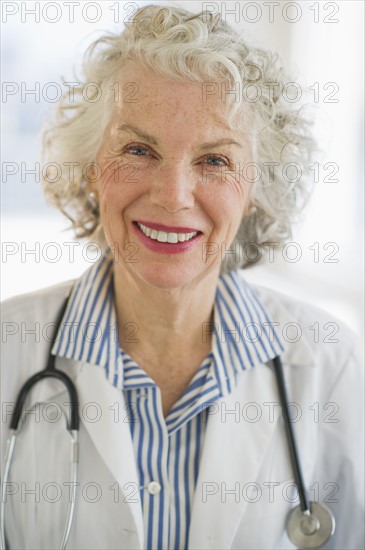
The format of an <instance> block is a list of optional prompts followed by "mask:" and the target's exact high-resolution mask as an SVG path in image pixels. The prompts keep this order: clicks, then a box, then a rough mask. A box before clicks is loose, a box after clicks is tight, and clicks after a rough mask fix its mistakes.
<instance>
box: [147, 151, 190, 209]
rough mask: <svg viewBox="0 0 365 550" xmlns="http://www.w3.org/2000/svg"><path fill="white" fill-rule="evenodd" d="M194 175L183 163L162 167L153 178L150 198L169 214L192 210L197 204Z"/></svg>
mask: <svg viewBox="0 0 365 550" xmlns="http://www.w3.org/2000/svg"><path fill="white" fill-rule="evenodd" d="M194 189H195V184H194V175H193V173H192V171H191V170H190V169H189V167H188V166H186V164H185V163H183V162H180V163H178V162H176V161H175V162H174V163H173V164H172V165H169V166H167V165H165V166H161V167H160V169H159V170H158V171H157V173H156V174H155V175H154V177H153V181H152V183H151V188H150V198H151V202H152V203H153V204H156V205H158V206H161V207H163V208H165V209H166V210H168V211H169V212H175V211H178V210H181V209H183V208H192V207H193V206H194V204H195V197H194Z"/></svg>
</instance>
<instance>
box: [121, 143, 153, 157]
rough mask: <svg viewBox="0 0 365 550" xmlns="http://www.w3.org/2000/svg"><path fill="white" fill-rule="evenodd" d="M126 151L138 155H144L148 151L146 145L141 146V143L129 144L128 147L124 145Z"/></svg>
mask: <svg viewBox="0 0 365 550" xmlns="http://www.w3.org/2000/svg"><path fill="white" fill-rule="evenodd" d="M126 151H127V152H128V153H131V155H134V156H138V157H145V156H146V153H149V150H148V149H147V147H143V146H142V145H130V146H129V147H126Z"/></svg>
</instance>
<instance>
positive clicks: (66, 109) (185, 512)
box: [2, 5, 363, 549]
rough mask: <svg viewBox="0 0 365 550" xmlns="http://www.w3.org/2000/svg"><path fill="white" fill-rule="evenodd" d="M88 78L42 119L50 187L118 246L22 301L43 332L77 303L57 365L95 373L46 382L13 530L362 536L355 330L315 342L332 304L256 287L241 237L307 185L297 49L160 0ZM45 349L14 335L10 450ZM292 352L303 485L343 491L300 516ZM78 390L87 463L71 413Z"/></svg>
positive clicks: (161, 536) (73, 537) (180, 536)
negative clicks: (294, 63) (291, 70)
mask: <svg viewBox="0 0 365 550" xmlns="http://www.w3.org/2000/svg"><path fill="white" fill-rule="evenodd" d="M86 83H88V95H87V97H86V96H85V93H84V92H85V88H84V87H83V85H80V88H79V89H78V90H77V92H78V93H77V94H76V97H74V98H72V101H71V100H70V98H66V97H65V98H64V100H63V102H62V103H61V105H60V107H59V109H58V112H57V114H56V117H55V119H54V121H53V123H50V124H49V126H48V128H47V129H46V131H45V134H44V153H45V159H46V160H47V161H48V162H52V163H55V162H57V163H58V164H59V166H61V167H66V166H67V170H66V169H65V168H63V170H62V178H61V179H58V181H56V180H55V179H52V177H51V174H50V173H49V174H48V175H47V178H45V181H44V185H45V192H46V195H47V197H48V198H49V199H50V200H51V201H52V202H53V203H54V204H55V205H57V206H58V208H60V209H61V211H62V212H64V213H65V214H66V215H67V216H68V218H69V219H71V220H72V224H73V227H74V228H75V230H76V234H77V235H78V236H79V237H85V236H88V237H89V238H90V239H91V240H92V241H94V242H96V243H98V244H99V245H100V246H101V247H102V249H103V254H102V257H101V258H100V259H99V260H98V261H97V262H96V263H95V264H93V265H92V267H90V269H88V271H87V272H86V273H85V274H84V275H82V277H81V278H80V279H78V280H76V281H68V282H66V283H64V284H61V285H57V286H55V287H51V288H48V289H45V290H42V291H39V292H36V293H31V294H29V295H26V296H20V297H16V298H14V299H11V300H9V301H8V302H7V304H5V305H4V313H3V319H4V321H6V322H7V323H13V324H14V326H16V325H15V324H18V325H20V324H21V323H23V324H24V325H25V326H32V324H34V323H35V322H39V323H40V324H41V327H42V329H44V328H45V329H46V332H45V334H47V335H48V329H49V328H50V327H51V328H54V327H55V320H56V319H57V317H58V316H59V321H58V323H56V324H57V326H56V327H55V328H54V341H53V343H52V345H51V357H52V358H53V360H54V361H55V365H53V367H54V366H55V367H56V369H57V371H59V372H62V373H66V374H67V375H68V377H69V378H70V380H71V381H72V382H73V384H74V385H75V388H76V391H77V398H76V396H72V395H71V397H70V395H69V394H68V393H67V391H66V389H65V387H64V386H63V385H62V384H61V383H60V381H59V380H57V379H56V380H55V379H54V378H47V379H45V380H44V381H42V382H39V383H37V384H35V385H34V386H33V388H32V390H31V393H30V396H28V400H27V403H26V411H25V412H26V414H24V418H23V421H24V425H23V428H22V432H21V436H20V435H19V443H17V446H19V450H18V452H17V453H14V456H13V461H12V464H11V468H10V470H9V473H8V477H7V482H6V486H5V487H4V488H3V501H5V506H4V507H3V518H5V531H6V536H7V544H8V547H9V548H58V547H59V545H60V544H61V540H63V542H62V544H61V547H65V545H66V544H67V547H68V548H75V549H76V548H77V549H85V548H95V549H96V548H104V549H105V548H108V549H109V548H110V549H111V548H114V549H116V548H129V549H130V548H136V549H137V548H140V549H144V548H146V549H150V548H154V549H157V548H158V549H160V548H166V549H167V548H169V549H170V548H171V549H180V548H189V549H190V548H191V549H196V548H200V549H205V548H217V549H218V548H236V549H239V548H247V549H252V548H257V549H258V548H260V549H261V548H267V549H269V548H270V549H274V548H276V549H283V548H296V547H300V548H314V547H319V546H321V545H322V547H325V548H331V549H332V548H351V549H354V548H363V535H362V521H363V515H362V498H361V489H360V487H361V475H362V468H361V436H360V433H361V406H360V403H361V401H360V397H359V390H360V388H361V384H359V381H360V379H361V375H362V371H361V367H360V365H359V361H358V359H357V355H356V353H355V351H354V350H355V347H356V343H355V338H354V336H353V334H352V333H351V331H350V330H349V329H348V328H347V327H346V326H345V325H343V324H342V323H340V322H339V321H337V320H336V321H335V322H336V323H337V324H338V325H339V330H338V339H337V343H333V342H332V343H330V344H326V343H323V342H319V343H316V342H315V341H314V339H313V335H312V328H311V327H312V326H313V323H319V326H323V325H324V324H325V323H326V322H330V321H332V322H334V321H333V320H331V318H330V317H329V316H328V314H327V313H325V312H323V311H321V310H319V309H317V308H314V307H312V306H309V305H307V304H303V303H302V302H300V301H297V300H294V299H292V298H289V297H287V296H284V295H281V294H278V293H277V292H274V291H272V290H269V289H267V288H263V287H258V286H255V285H249V284H247V282H245V280H244V277H243V276H242V270H241V267H243V263H244V258H243V257H242V255H240V254H238V255H237V253H239V252H240V251H242V250H243V247H247V245H249V244H251V245H252V246H256V247H258V246H261V245H263V244H265V243H268V242H273V241H282V240H283V239H285V238H286V237H287V236H288V235H289V234H290V224H291V221H292V219H293V216H294V215H295V213H296V212H297V211H298V210H300V209H301V208H302V206H303V204H304V202H305V200H306V198H307V196H308V183H307V182H306V181H305V180H304V179H301V181H299V182H298V183H296V184H295V186H293V185H289V184H288V183H287V182H286V181H285V180H284V179H283V178H282V177H280V174H281V172H280V171H277V172H275V173H274V176H273V174H270V169H272V167H273V162H280V163H285V162H298V163H300V164H301V165H303V163H304V164H305V163H307V164H308V163H309V161H310V158H311V151H312V148H313V142H312V139H311V137H310V133H309V126H308V124H307V122H306V120H305V118H304V115H303V112H302V111H300V110H299V109H298V107H297V108H296V109H293V108H291V109H290V108H289V107H290V106H292V107H293V104H292V103H290V102H286V101H285V100H284V99H283V95H282V93H281V92H282V87H283V85H284V83H285V81H284V79H283V73H282V68H281V65H280V63H279V61H278V60H277V59H276V58H275V57H274V56H272V55H271V54H270V53H269V52H264V51H261V50H258V49H254V48H250V47H249V46H248V45H247V44H245V42H244V40H243V38H242V36H240V35H239V34H237V33H236V32H235V31H234V30H233V29H232V28H230V27H229V26H228V25H227V24H225V23H224V22H222V21H221V20H220V19H219V17H216V16H215V17H213V16H212V15H211V14H208V13H200V14H192V13H189V12H188V11H185V10H184V9H180V8H175V7H160V6H153V5H150V6H147V7H144V8H142V9H140V10H138V11H137V12H136V13H135V16H134V18H133V21H132V22H131V23H129V24H126V28H125V29H124V30H123V32H122V33H121V34H120V35H113V34H109V35H107V36H104V37H103V38H101V39H99V40H98V41H96V42H95V43H94V44H92V46H91V47H90V48H89V50H88V52H87V56H86V59H85V64H84V84H86ZM91 83H93V84H92V85H91ZM270 83H276V85H275V86H269V85H268V84H270ZM90 90H91V92H92V93H91V95H90ZM237 91H238V92H237ZM232 92H233V93H232ZM93 93H94V95H92V94H93ZM237 93H238V95H237ZM252 93H255V94H256V98H255V100H253V96H252V95H250V94H252ZM255 163H256V164H255ZM255 166H256V167H257V166H259V168H260V177H259V178H257V177H256V176H255V174H256V172H254V171H253V168H254V167H255ZM70 167H72V173H71V171H70V169H69V168H70ZM250 170H251V172H250ZM67 293H68V294H69V298H68V300H67V301H66V302H65V294H67ZM60 311H61V313H59V312H60ZM288 326H295V327H297V328H298V327H299V328H300V331H301V337H300V338H292V337H290V338H289V337H285V334H287V333H286V332H285V330H284V329H286V330H287V327H288ZM8 332H9V331H8ZM42 334H44V332H42ZM49 347H50V344H49V338H48V337H46V336H44V338H43V339H41V340H40V341H38V342H35V341H34V340H33V339H30V338H26V339H25V341H21V338H20V334H19V333H17V331H15V330H14V331H13V334H12V335H11V336H8V338H7V342H6V345H4V354H5V358H4V361H3V365H4V370H3V375H2V383H3V389H2V392H3V397H4V402H5V405H6V408H5V413H6V414H5V415H4V424H3V439H2V443H3V445H2V449H3V453H4V452H5V447H6V439H7V437H8V436H9V433H11V432H9V428H10V417H11V415H10V413H11V411H12V410H13V406H12V403H13V402H14V401H15V398H16V395H17V393H18V391H19V388H20V387H21V385H22V384H23V383H24V382H25V381H26V380H27V379H28V378H29V376H31V375H33V374H34V373H35V372H37V371H38V370H39V365H43V364H46V363H47V361H48V357H49ZM279 355H281V360H282V365H283V370H284V379H285V383H286V388H287V392H288V399H289V400H290V403H291V405H292V408H294V412H295V415H294V416H295V419H293V418H292V422H291V423H289V424H294V428H295V438H296V441H297V446H298V454H299V458H300V467H301V471H302V475H303V482H304V484H305V487H306V490H307V493H308V495H307V496H308V498H309V500H311V501H315V502H317V501H318V503H325V506H326V507H329V508H331V509H332V512H328V511H327V509H325V511H324V512H323V513H324V515H321V514H319V518H318V517H317V518H316V517H313V516H312V515H309V519H308V511H310V510H307V513H306V514H304V513H302V512H301V511H300V508H298V514H297V516H296V520H295V521H296V523H295V525H294V531H295V530H296V532H294V531H293V525H292V526H291V527H290V525H289V523H290V521H289V523H288V515H289V513H290V512H291V511H292V510H293V509H294V508H295V507H298V505H299V497H298V491H297V489H296V485H295V482H298V478H297V477H295V475H294V470H293V468H294V462H293V461H292V460H291V456H290V452H289V446H288V441H289V440H288V437H287V436H286V432H285V422H284V418H285V415H283V414H281V409H280V406H279V403H280V399H279V394H278V381H277V378H276V376H275V371H274V368H273V362H272V360H273V359H274V358H275V357H277V356H279ZM275 364H276V366H277V364H278V361H277V360H276V363H275ZM53 367H52V364H51V368H53ZM53 372H54V371H53ZM279 375H280V371H278V372H277V376H279ZM76 399H78V402H79V411H80V430H79V453H78V478H77V481H76V480H75V478H72V477H71V478H70V471H69V468H70V464H69V461H68V456H69V455H68V452H69V437H68V434H67V431H66V430H65V421H64V414H63V412H65V414H66V416H68V414H69V413H70V409H71V406H72V405H75V402H76ZM349 401H350V404H349ZM284 409H285V407H284ZM69 427H71V428H72V427H73V426H71V425H69ZM72 434H73V436H74V431H73V432H72ZM2 456H3V458H4V454H3V455H2ZM70 504H71V511H72V512H73V515H72V517H73V520H72V525H71V528H70V529H68V527H70V525H68V527H67V528H65V525H67V522H68V515H67V511H68V510H69V505H70ZM316 506H317V505H316V504H314V505H311V507H312V508H310V509H311V510H312V512H313V513H314V511H315V510H317V508H316ZM303 510H304V509H303ZM322 510H323V509H322ZM331 514H333V518H334V520H335V523H336V528H335V531H334V533H333V525H330V520H331ZM292 517H294V516H292ZM298 530H300V531H301V534H298ZM331 534H332V538H331ZM62 537H63V539H62ZM298 537H299V539H298ZM300 537H302V538H300ZM4 538H5V535H4ZM298 540H299V542H298ZM308 541H309V542H308ZM3 543H4V544H5V541H3Z"/></svg>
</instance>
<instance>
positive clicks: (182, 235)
mask: <svg viewBox="0 0 365 550" xmlns="http://www.w3.org/2000/svg"><path fill="white" fill-rule="evenodd" d="M136 224H137V225H138V227H139V228H140V229H141V231H142V232H143V233H144V235H146V236H147V237H149V238H150V239H153V240H155V241H159V242H161V243H171V244H176V243H178V242H184V241H189V240H190V239H192V238H193V237H195V235H197V234H198V233H200V232H199V231H190V232H185V231H184V230H186V228H185V227H184V228H175V227H174V228H171V229H175V231H162V230H161V229H159V228H161V227H164V228H166V229H170V227H169V226H162V225H160V224H153V223H152V224H149V226H150V227H147V226H146V225H144V224H142V223H139V222H136ZM152 226H154V227H152ZM157 226H158V227H157ZM177 229H180V231H179V232H176V230H177ZM182 230H183V231H182Z"/></svg>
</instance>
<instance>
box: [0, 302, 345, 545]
mask: <svg viewBox="0 0 365 550" xmlns="http://www.w3.org/2000/svg"><path fill="white" fill-rule="evenodd" d="M70 295H71V292H70V293H69V295H68V296H67V298H66V300H65V301H64V303H63V306H62V308H61V310H60V313H59V315H58V318H57V322H56V327H55V330H54V334H53V337H52V344H51V349H52V347H53V345H54V343H55V340H56V336H57V333H58V330H59V328H60V326H61V322H62V318H63V316H64V313H65V311H66V308H67V304H68V301H69V297H70ZM273 363H274V370H275V376H276V381H277V386H278V391H279V396H280V402H281V406H282V409H283V417H284V424H285V431H286V436H287V442H288V447H289V452H290V459H291V463H292V468H293V472H294V478H295V482H296V485H297V488H298V494H299V500H300V504H299V505H298V506H296V507H295V508H293V509H292V510H291V511H290V512H289V514H288V518H287V523H286V531H287V534H288V537H289V539H290V540H291V542H292V543H293V544H295V545H296V546H297V547H298V548H300V549H302V550H305V549H306V548H320V547H321V546H323V545H324V544H325V543H326V542H327V541H328V540H329V539H330V538H331V536H332V535H333V533H334V532H335V518H334V516H333V514H332V512H331V510H330V509H329V508H328V507H327V506H325V505H324V504H319V503H318V502H310V501H309V500H308V498H307V493H306V489H305V485H304V481H303V476H302V470H301V466H300V461H299V455H298V451H297V445H296V441H295V437H294V432H293V429H292V425H291V420H290V416H289V402H288V397H287V393H286V388H285V380H284V375H283V367H282V363H281V360H280V357H279V356H277V357H274V359H273ZM48 377H52V378H57V379H58V380H59V381H60V382H62V383H63V384H64V385H65V386H66V388H67V391H68V394H69V400H70V403H71V409H70V419H69V423H68V425H67V430H68V431H69V433H70V436H71V481H72V487H73V493H72V496H73V498H71V499H70V502H69V506H68V514H67V519H66V525H65V530H64V534H63V538H62V542H61V546H60V549H61V550H64V549H65V548H66V545H67V541H68V538H69V536H70V531H71V526H72V521H73V517H74V511H75V499H76V486H77V463H78V430H79V424H80V419H79V404H78V397H77V391H76V388H75V385H74V384H73V382H72V380H71V379H70V378H69V377H68V376H67V374H65V373H63V372H61V371H58V370H57V369H56V367H55V356H54V355H52V354H51V353H50V354H49V357H48V362H47V366H46V368H45V369H44V370H42V371H40V372H37V373H36V374H34V375H33V376H32V377H31V378H29V380H27V382H25V384H24V385H23V387H22V388H21V390H20V392H19V394H18V397H17V400H16V403H15V408H14V411H13V414H12V418H11V423H10V434H9V438H8V441H7V451H6V457H5V467H4V473H3V475H2V479H3V483H2V491H1V493H2V495H1V496H2V498H1V507H0V516H1V517H0V536H1V539H0V542H1V550H7V549H8V544H7V542H6V538H5V490H6V484H7V480H8V477H9V470H10V465H11V461H12V457H13V453H14V447H15V442H16V437H17V435H18V433H19V430H20V427H19V420H20V418H21V413H22V409H23V406H24V403H25V400H26V398H27V395H28V393H29V391H30V390H31V389H32V387H33V386H34V385H35V384H36V383H37V382H38V381H39V380H44V379H45V378H48Z"/></svg>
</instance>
